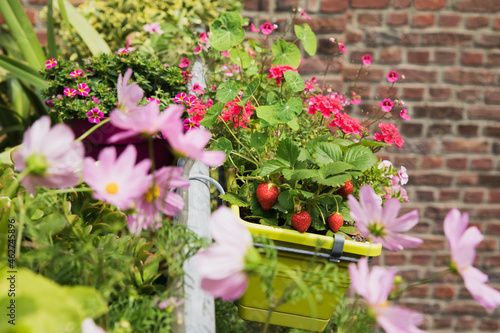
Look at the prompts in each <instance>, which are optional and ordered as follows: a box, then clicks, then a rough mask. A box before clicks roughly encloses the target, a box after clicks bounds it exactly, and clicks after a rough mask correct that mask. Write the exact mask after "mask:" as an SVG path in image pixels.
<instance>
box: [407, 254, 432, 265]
mask: <svg viewBox="0 0 500 333" xmlns="http://www.w3.org/2000/svg"><path fill="white" fill-rule="evenodd" d="M410 262H411V263H412V264H413V265H430V264H431V263H432V255H430V254H425V253H413V254H412V255H411V261H410Z"/></svg>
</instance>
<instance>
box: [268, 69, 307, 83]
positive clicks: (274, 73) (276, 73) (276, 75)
mask: <svg viewBox="0 0 500 333" xmlns="http://www.w3.org/2000/svg"><path fill="white" fill-rule="evenodd" d="M286 71H293V72H295V73H298V72H299V71H298V70H297V69H296V68H293V67H292V66H288V65H273V66H271V68H270V69H269V75H268V76H267V78H268V79H276V85H277V86H278V85H280V83H281V80H282V79H284V75H285V72H286Z"/></svg>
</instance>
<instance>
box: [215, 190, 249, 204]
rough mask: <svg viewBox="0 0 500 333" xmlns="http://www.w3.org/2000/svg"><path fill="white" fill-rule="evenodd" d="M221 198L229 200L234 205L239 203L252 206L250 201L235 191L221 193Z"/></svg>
mask: <svg viewBox="0 0 500 333" xmlns="http://www.w3.org/2000/svg"><path fill="white" fill-rule="evenodd" d="M219 198H221V199H222V200H225V201H227V202H229V203H230V204H232V205H237V206H240V207H248V206H250V203H249V202H247V201H245V200H243V199H242V198H241V197H240V196H238V195H236V194H234V193H226V194H221V195H219Z"/></svg>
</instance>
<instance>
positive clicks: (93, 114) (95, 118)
mask: <svg viewBox="0 0 500 333" xmlns="http://www.w3.org/2000/svg"><path fill="white" fill-rule="evenodd" d="M102 117H104V113H102V111H101V110H99V109H98V108H92V109H91V110H89V111H88V112H87V118H88V120H89V121H90V122H91V123H93V124H97V123H100V122H101V118H102Z"/></svg>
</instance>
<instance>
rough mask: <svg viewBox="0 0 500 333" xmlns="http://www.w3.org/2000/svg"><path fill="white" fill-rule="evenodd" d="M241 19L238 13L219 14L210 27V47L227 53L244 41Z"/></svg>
mask: <svg viewBox="0 0 500 333" xmlns="http://www.w3.org/2000/svg"><path fill="white" fill-rule="evenodd" d="M242 25H243V18H242V17H241V15H240V14H239V13H236V12H226V13H221V14H220V15H219V16H218V17H217V18H216V19H215V20H214V22H213V23H212V24H211V25H210V33H211V34H210V38H209V40H208V41H209V42H210V45H211V46H212V47H213V48H215V49H216V50H219V51H227V50H229V49H230V48H232V47H233V46H236V45H238V44H240V43H241V42H242V41H243V39H245V30H243V28H242V27H241V26H242Z"/></svg>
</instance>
